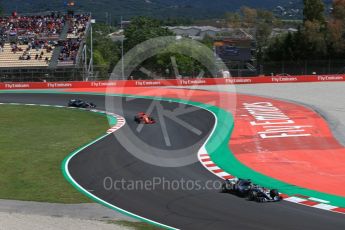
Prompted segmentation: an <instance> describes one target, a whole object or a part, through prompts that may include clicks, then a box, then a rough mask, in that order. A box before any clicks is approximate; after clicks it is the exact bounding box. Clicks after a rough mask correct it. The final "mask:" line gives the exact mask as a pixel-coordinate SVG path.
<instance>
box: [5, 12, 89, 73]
mask: <svg viewBox="0 0 345 230" xmlns="http://www.w3.org/2000/svg"><path fill="white" fill-rule="evenodd" d="M90 22H91V16H90V14H85V13H81V14H74V12H69V13H68V14H61V13H57V12H51V13H49V14H48V13H46V14H36V15H18V14H17V13H16V12H14V13H12V14H11V15H10V16H6V17H0V75H3V73H6V74H7V75H9V74H10V73H11V70H13V72H18V70H20V69H23V70H25V69H26V70H27V69H46V70H48V69H50V70H51V69H58V68H66V67H78V66H80V65H81V62H82V61H83V60H82V58H83V49H84V44H85V41H86V37H87V33H88V29H89V25H90ZM2 77H3V76H2Z"/></svg>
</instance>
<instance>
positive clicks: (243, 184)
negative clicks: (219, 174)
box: [222, 178, 253, 196]
mask: <svg viewBox="0 0 345 230" xmlns="http://www.w3.org/2000/svg"><path fill="white" fill-rule="evenodd" d="M252 186H253V184H252V182H251V181H250V180H249V179H239V178H234V179H231V180H226V181H225V182H224V183H223V185H222V192H228V193H234V194H236V195H239V196H248V194H249V192H250V190H251V189H252Z"/></svg>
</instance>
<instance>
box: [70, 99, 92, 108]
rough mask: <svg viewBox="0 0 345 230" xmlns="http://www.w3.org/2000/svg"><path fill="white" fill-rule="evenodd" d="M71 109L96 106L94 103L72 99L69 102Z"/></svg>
mask: <svg viewBox="0 0 345 230" xmlns="http://www.w3.org/2000/svg"><path fill="white" fill-rule="evenodd" d="M68 106H69V107H76V108H96V105H95V104H93V103H92V102H87V101H83V100H81V99H72V100H70V101H69V102H68Z"/></svg>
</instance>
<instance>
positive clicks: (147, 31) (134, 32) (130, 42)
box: [124, 17, 174, 51]
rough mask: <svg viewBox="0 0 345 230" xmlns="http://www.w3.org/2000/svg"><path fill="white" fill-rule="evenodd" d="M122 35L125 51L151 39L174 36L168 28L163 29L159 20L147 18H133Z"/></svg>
mask: <svg viewBox="0 0 345 230" xmlns="http://www.w3.org/2000/svg"><path fill="white" fill-rule="evenodd" d="M124 34H125V37H126V40H125V50H126V51H128V50H130V49H132V48H133V47H135V46H136V45H138V44H140V43H142V42H144V41H147V40H149V39H151V38H156V37H161V36H172V35H174V33H173V32H171V31H170V30H169V29H168V28H163V27H162V23H161V22H160V21H159V20H157V19H153V18H149V17H136V18H134V19H133V20H132V21H131V24H130V25H129V26H128V27H127V28H126V29H125V32H124Z"/></svg>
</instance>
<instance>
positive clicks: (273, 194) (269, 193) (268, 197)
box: [248, 186, 282, 202]
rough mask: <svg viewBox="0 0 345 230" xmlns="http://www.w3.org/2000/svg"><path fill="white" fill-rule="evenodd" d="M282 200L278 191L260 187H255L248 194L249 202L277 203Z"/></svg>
mask: <svg viewBox="0 0 345 230" xmlns="http://www.w3.org/2000/svg"><path fill="white" fill-rule="evenodd" d="M281 199H282V198H281V197H280V195H279V192H278V190H277V189H267V188H263V187H260V186H254V187H253V188H252V189H251V190H250V192H249V194H248V200H254V201H257V202H277V201H280V200H281Z"/></svg>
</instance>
